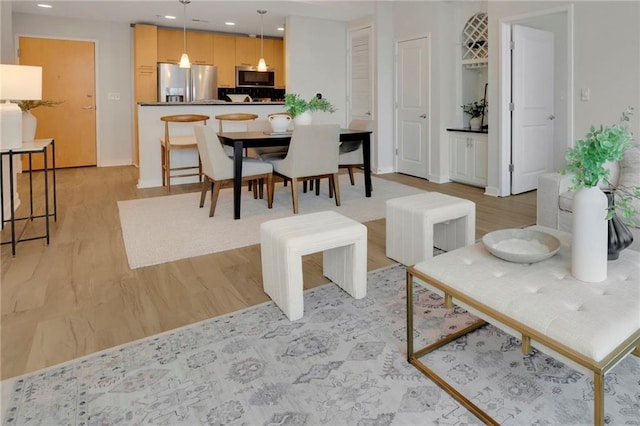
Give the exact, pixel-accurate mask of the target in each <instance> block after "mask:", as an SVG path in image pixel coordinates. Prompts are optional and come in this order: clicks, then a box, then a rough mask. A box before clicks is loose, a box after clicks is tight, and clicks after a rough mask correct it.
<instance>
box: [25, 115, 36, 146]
mask: <svg viewBox="0 0 640 426" xmlns="http://www.w3.org/2000/svg"><path fill="white" fill-rule="evenodd" d="M37 126H38V119H37V118H36V116H35V115H33V114H31V111H22V141H23V142H33V140H34V139H35V138H36V127H37Z"/></svg>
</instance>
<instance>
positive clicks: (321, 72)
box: [285, 16, 347, 127]
mask: <svg viewBox="0 0 640 426" xmlns="http://www.w3.org/2000/svg"><path fill="white" fill-rule="evenodd" d="M285 28H286V34H285V38H286V46H287V48H286V50H287V51H286V60H285V63H286V68H287V82H286V85H287V93H298V94H299V95H300V96H302V97H303V98H304V99H307V100H308V99H311V98H312V97H313V96H315V94H316V93H322V96H323V97H324V98H326V99H327V100H328V101H329V102H331V103H332V104H333V105H334V106H335V107H336V109H337V111H336V112H335V113H333V114H330V113H325V112H314V113H313V121H314V123H339V124H340V125H341V126H343V127H344V126H346V124H347V123H346V120H347V103H346V93H347V84H346V81H347V76H346V69H347V62H346V61H347V25H346V24H345V23H344V22H336V21H328V20H324V19H313V18H304V17H300V16H289V17H288V18H287V22H286V25H285Z"/></svg>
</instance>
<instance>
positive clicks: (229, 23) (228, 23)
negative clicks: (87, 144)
mask: <svg viewBox="0 0 640 426" xmlns="http://www.w3.org/2000/svg"><path fill="white" fill-rule="evenodd" d="M224 24H225V25H229V26H234V25H235V24H236V23H235V22H225V23H224Z"/></svg>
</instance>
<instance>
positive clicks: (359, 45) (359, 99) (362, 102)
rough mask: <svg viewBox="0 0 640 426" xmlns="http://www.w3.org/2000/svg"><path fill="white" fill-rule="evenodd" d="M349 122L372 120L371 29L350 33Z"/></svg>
mask: <svg viewBox="0 0 640 426" xmlns="http://www.w3.org/2000/svg"><path fill="white" fill-rule="evenodd" d="M349 69H350V72H349V121H351V120H353V119H357V120H372V119H373V116H372V111H373V96H372V93H373V90H372V86H371V85H372V81H373V79H372V74H373V72H372V60H371V27H366V28H360V29H357V30H353V31H350V32H349Z"/></svg>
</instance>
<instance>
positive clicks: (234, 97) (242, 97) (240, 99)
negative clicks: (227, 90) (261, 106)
mask: <svg viewBox="0 0 640 426" xmlns="http://www.w3.org/2000/svg"><path fill="white" fill-rule="evenodd" d="M227 97H228V98H229V99H231V102H244V101H245V100H246V99H247V98H249V95H243V94H239V95H236V94H233V93H231V94H227Z"/></svg>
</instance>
